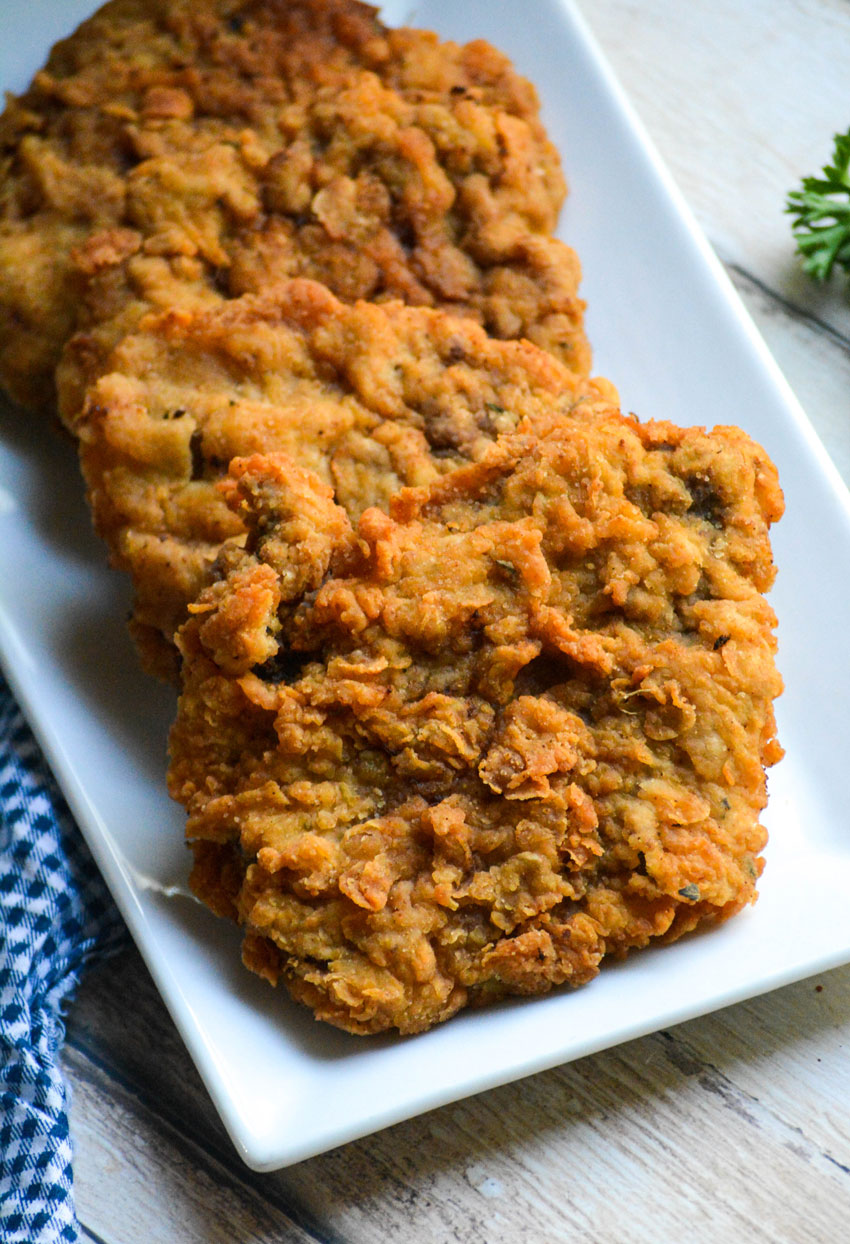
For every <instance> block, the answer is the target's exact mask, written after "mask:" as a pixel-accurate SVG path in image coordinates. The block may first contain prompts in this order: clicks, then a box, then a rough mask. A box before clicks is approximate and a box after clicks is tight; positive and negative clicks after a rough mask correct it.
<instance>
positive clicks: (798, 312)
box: [718, 0, 850, 350]
mask: <svg viewBox="0 0 850 1244" xmlns="http://www.w3.org/2000/svg"><path fill="white" fill-rule="evenodd" d="M848 3H850V0H848ZM719 254H720V253H719V252H718V255H719ZM720 261H721V263H722V264H723V266H724V268H726V270H727V272H729V273H733V272H734V273H735V274H736V275H737V276H738V277H740V278H741V279H742V280H744V281H747V282H748V283H749V284H750V285H754V286H755V287H756V289H758V290H760V291H761V293H763V294H764V295H765V297H767V298H769V299H771V301H772V302H775V303H776V304H777V305H778V307H779V309H780V310H781V311H783V312H785V314H786V315H788V316H789V317H790V318H791V319H794V320H798V321H800V322H802V323H804V324H806V325H808V327H809V328H811V329H812V330H813V331H815V332H819V333H823V334H824V336H826V337H829V338H830V339H831V340H832V341H833V342H834V343H835V344H836V345H838V346H842V347H843V348H844V349H845V350H850V336H846V335H845V334H844V333H842V332H839V330H838V329H837V328H835V327H834V326H833V325H832V324H828V323H827V322H826V321H825V320H822V319H820V318H819V317H818V316H817V315H813V314H812V312H811V311H807V310H806V309H805V307H801V306H800V305H799V304H798V303H796V302H792V301H791V300H790V299H788V298H785V297H784V296H783V295H782V294H780V293H779V292H778V291H777V290H775V289H774V288H773V287H772V286H771V285H768V284H766V283H765V282H764V281H762V280H760V278H759V277H757V276H754V275H753V273H752V272H749V271H748V270H747V269H746V268H744V267H742V266H741V264H737V263H733V262H731V261H729V260H726V259H723V258H722V256H721V257H720Z"/></svg>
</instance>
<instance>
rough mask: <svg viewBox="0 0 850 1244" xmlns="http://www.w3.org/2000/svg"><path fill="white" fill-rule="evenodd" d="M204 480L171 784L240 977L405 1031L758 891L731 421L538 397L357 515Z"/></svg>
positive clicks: (763, 716)
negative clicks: (535, 411)
mask: <svg viewBox="0 0 850 1244" xmlns="http://www.w3.org/2000/svg"><path fill="white" fill-rule="evenodd" d="M224 495H225V497H226V499H227V501H228V503H229V504H230V506H231V507H232V508H233V510H234V512H235V513H237V514H238V516H239V518H240V521H242V522H244V523H245V525H246V527H247V530H248V538H247V544H246V546H245V547H244V548H241V547H236V546H229V547H228V548H227V549H226V550H225V552H224V553H223V554H222V556H221V558H220V560H219V563H218V567H217V572H218V579H217V581H216V582H214V583H212V584H211V585H209V586H208V587H207V588H206V589H205V590H204V592H203V593H202V594H201V596H200V599H199V601H198V602H197V603H196V604H195V605H193V606H192V616H191V619H190V620H189V621H188V622H187V623H186V624H185V626H184V627H183V628H182V630H181V632H180V635H179V645H180V648H181V651H182V653H183V692H182V696H181V699H180V707H179V713H178V718H177V722H176V725H175V727H174V730H173V734H172V739H171V749H172V761H171V770H170V778H169V782H170V789H171V792H172V794H173V796H174V797H175V798H176V799H178V800H179V801H180V802H181V803H183V804H184V806H185V807H186V809H187V812H188V823H187V834H188V838H189V840H190V841H191V843H192V844H193V848H194V853H195V866H194V871H193V878H192V884H193V887H194V890H195V892H196V894H197V895H198V896H199V897H200V898H202V899H203V900H204V901H205V902H206V903H208V904H209V905H210V907H212V909H213V910H214V911H216V912H218V913H220V914H222V915H227V916H231V917H233V918H235V919H237V920H238V921H239V922H240V924H241V925H242V926H243V928H244V942H243V956H244V959H245V962H246V964H247V965H248V966H249V967H250V968H252V969H253V970H254V971H256V972H259V973H260V974H261V975H263V976H265V977H266V978H268V979H269V980H270V981H271V982H273V983H274V982H277V981H282V982H284V983H285V984H286V986H287V987H288V989H289V990H290V992H291V993H292V995H293V996H294V997H295V998H297V999H299V1000H300V1001H302V1002H305V1003H306V1004H307V1005H309V1006H310V1007H312V1008H313V1009H314V1011H315V1013H316V1015H317V1016H318V1017H319V1018H321V1019H324V1020H328V1021H329V1022H331V1023H332V1024H335V1025H338V1026H340V1027H342V1028H345V1029H347V1030H348V1031H350V1032H355V1033H372V1032H378V1031H382V1030H384V1029H388V1028H397V1029H399V1030H400V1031H401V1032H408V1033H409V1032H416V1031H420V1030H423V1029H425V1028H427V1027H428V1026H429V1025H431V1024H433V1023H435V1022H437V1021H440V1020H444V1019H446V1018H447V1017H449V1016H450V1015H452V1014H453V1013H454V1012H456V1011H457V1010H458V1009H459V1008H460V1007H463V1006H465V1005H470V1004H480V1003H484V1002H488V1001H491V1000H494V999H498V998H501V997H503V996H505V995H508V994H539V993H543V992H545V991H547V990H549V989H551V988H552V987H553V986H557V985H561V984H570V985H580V984H582V983H583V982H586V981H588V980H589V979H590V978H591V977H593V976H594V975H595V973H596V972H597V970H598V967H599V964H600V961H601V960H602V959H603V957H604V956H606V955H610V956H620V955H623V954H624V953H626V952H627V951H629V950H630V949H632V948H635V947H642V946H645V945H647V944H648V943H649V942H650V941H652V940H664V941H670V940H673V939H675V938H677V937H679V936H680V935H681V934H683V933H685V932H687V931H688V930H691V929H694V928H695V927H696V926H698V925H701V924H707V923H710V922H718V921H722V920H725V919H726V918H727V917H728V916H730V915H732V914H733V913H735V912H737V911H739V910H740V909H741V908H742V907H744V906H745V905H746V904H748V903H750V902H751V901H752V900H753V899H754V897H755V886H756V880H757V878H758V876H759V874H760V872H761V870H762V866H763V860H762V858H761V855H760V852H761V850H762V848H763V846H764V844H765V841H766V834H765V831H764V829H763V827H762V826H761V824H760V823H759V814H760V811H761V809H762V808H763V807H764V804H765V799H766V795H765V774H764V767H765V766H766V765H770V764H772V763H773V762H774V761H775V760H777V759H778V757H779V756H780V754H781V749H780V748H779V746H778V744H777V742H776V740H775V735H774V717H773V710H772V700H773V698H774V697H775V696H776V695H777V694H778V693H779V691H780V688H781V682H780V679H779V676H778V674H777V672H776V669H775V665H774V651H775V640H774V635H773V626H774V622H775V619H774V616H773V613H772V611H771V609H770V607H769V605H768V604H767V602H766V601H765V599H764V596H763V595H762V593H763V592H765V591H766V590H767V589H768V588H769V587H770V585H771V583H772V580H773V576H774V569H773V562H772V558H771V552H770V545H769V541H768V527H769V524H770V523H771V522H773V521H775V520H776V519H777V518H778V517H779V515H780V514H781V511H782V496H781V492H780V491H779V488H778V484H777V479H776V473H775V470H774V468H773V466H772V464H771V463H770V461H769V459H768V458H767V456H766V455H765V453H764V451H763V450H762V449H760V448H759V446H757V445H756V444H754V443H753V442H752V441H751V440H750V439H749V438H748V437H747V436H746V435H745V434H744V433H743V432H741V431H739V430H737V429H735V428H716V429H715V430H714V431H713V432H710V433H706V432H704V431H702V430H701V429H689V430H683V429H681V428H678V427H674V426H672V425H670V424H653V423H648V424H640V423H638V422H636V421H635V420H633V419H628V418H625V417H622V416H620V415H617V414H612V413H607V414H606V413H604V412H600V413H599V414H598V415H597V416H596V417H593V418H588V419H584V420H579V421H569V420H564V419H563V418H561V417H559V416H555V417H553V418H552V419H550V420H549V421H548V423H547V421H546V420H545V419H539V420H538V421H537V422H536V424H534V426H530V427H528V426H527V427H525V428H524V429H522V430H520V431H516V432H508V433H506V434H504V435H502V436H501V437H499V439H498V440H497V441H496V442H495V443H494V444H492V445H490V446H489V447H487V449H486V450H485V452H484V453H483V455H482V456H481V457H480V458H479V460H477V461H476V462H474V463H472V464H470V465H464V466H460V467H456V468H455V469H453V470H451V471H450V472H448V473H447V474H445V475H442V476H441V477H439V478H436V479H433V480H432V481H431V482H428V483H425V484H423V485H422V486H421V487H418V488H412V489H404V490H402V491H401V492H400V493H398V494H397V495H396V496H394V497H393V499H392V501H391V503H390V512H389V514H386V513H384V512H382V511H380V510H378V509H374V508H373V509H369V510H367V511H366V512H365V513H364V514H362V515H361V517H360V520H359V523H358V524H357V525H356V527H355V528H353V529H352V527H351V525H350V523H349V519H348V516H347V514H346V513H345V512H344V511H343V510H342V509H341V508H340V507H338V506H336V505H335V504H334V502H333V500H332V492H331V489H330V488H329V487H328V486H327V484H325V483H323V482H321V481H320V480H318V479H317V478H316V477H315V476H313V475H311V474H310V473H309V472H306V471H304V470H303V469H302V468H301V467H299V466H296V465H295V464H293V463H292V462H291V461H290V460H289V459H288V458H286V457H285V456H281V455H272V456H266V457H263V456H257V455H255V456H252V457H249V458H247V459H244V460H242V461H238V462H236V463H234V464H233V466H232V468H231V473H230V480H229V482H228V483H227V485H226V486H225V487H224Z"/></svg>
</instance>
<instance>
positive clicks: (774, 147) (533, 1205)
mask: <svg viewBox="0 0 850 1244" xmlns="http://www.w3.org/2000/svg"><path fill="white" fill-rule="evenodd" d="M518 11H519V10H518ZM584 12H585V15H586V17H587V19H588V21H589V22H590V24H591V26H592V28H593V29H594V30H595V32H596V34H597V36H598V38H599V40H600V42H601V43H602V46H603V48H604V49H605V51H606V52H607V54H608V56H609V57H610V59H611V61H612V63H613V66H614V69H615V70H616V72H617V73H618V75H619V77H620V79H621V81H622V83H623V85H624V86H625V88H626V90H627V92H628V93H629V95H630V96H631V98H632V100H633V102H634V104H635V106H636V108H637V110H638V112H639V114H640V115H641V117H642V119H643V121H644V123H645V125H646V127H647V128H648V130H649V132H650V134H651V135H652V137H653V139H654V140H655V142H656V144H657V146H658V148H659V149H660V151H661V154H662V156H663V157H664V158H665V160H666V161H667V162H668V164H669V165H670V167H671V170H672V172H673V174H674V176H675V178H676V179H677V181H678V183H679V185H680V187H681V188H682V190H683V191H684V193H685V195H686V197H687V198H688V200H689V202H690V204H691V206H692V207H693V208H694V210H695V212H696V214H697V216H698V218H699V220H700V221H701V223H702V225H703V227H704V228H705V230H706V232H707V234H708V237H709V239H710V241H711V242H712V243H713V245H714V246H715V248H716V250H717V251H718V253H719V255H720V257H721V259H722V260H723V261H724V263H725V264H726V265H727V268H728V269H729V271H730V274H731V276H732V279H733V280H734V282H735V284H736V286H737V288H738V290H739V292H740V293H741V295H742V297H743V299H744V301H745V303H746V305H747V307H748V308H749V310H750V312H751V314H752V315H753V317H754V319H755V321H756V323H757V324H758V326H759V327H760V329H761V331H762V332H763V334H764V336H765V338H766V339H767V342H768V344H769V346H770V347H771V349H772V350H773V352H774V354H775V355H776V357H777V359H778V361H779V363H780V365H781V367H782V368H783V369H784V371H785V373H786V375H787V376H788V379H789V380H790V382H791V384H792V387H793V388H794V389H795V390H796V392H797V394H798V396H799V397H800V399H801V400H802V402H803V405H804V406H805V407H806V408H807V410H808V411H809V413H810V415H811V417H812V419H813V421H814V422H815V424H816V426H817V427H818V429H819V431H820V433H821V435H822V437H823V439H824V441H825V443H826V445H827V447H828V449H829V450H830V452H831V453H832V455H833V457H834V459H835V461H836V463H837V464H838V466H839V468H840V469H841V471H842V472H843V474H844V476H845V478H846V479H848V480H850V302H848V300H847V298H846V297H845V296H844V294H843V292H842V289H841V286H840V284H839V283H838V282H836V283H835V285H834V286H833V287H830V288H827V289H825V290H817V289H814V288H812V287H811V286H810V285H809V284H808V283H807V282H806V281H805V280H804V279H803V278H802V277H801V276H800V274H799V272H798V270H797V268H796V266H795V262H794V260H793V258H792V250H793V247H792V244H791V241H790V237H789V230H788V221H787V218H786V217H785V216H784V215H783V213H782V207H783V205H784V199H785V194H786V192H787V190H788V189H789V188H790V187H791V186H793V185H794V184H795V183H796V181H797V180H798V179H799V177H800V176H801V175H802V174H803V173H806V172H815V171H816V170H817V169H818V168H819V166H820V165H821V164H822V163H823V162H824V160H825V159H826V158H827V156H828V155H829V153H830V148H831V139H832V134H833V133H834V132H835V131H836V130H839V129H842V130H843V129H845V128H846V127H847V125H848V124H850V93H848V91H847V72H846V65H847V52H848V49H850V3H848V2H847V0H747V2H746V3H744V4H741V3H740V0H690V3H688V4H682V3H681V2H680V0H585V3H584ZM522 14H523V20H531V19H533V3H532V4H530V5H526V6H524V7H523V9H522ZM567 171H569V168H568V167H567ZM848 1047H850V968H843V969H838V970H836V971H834V972H831V973H828V974H826V975H824V976H822V977H819V978H817V979H815V980H809V981H803V982H800V983H799V984H797V985H794V986H790V987H788V988H786V989H783V990H780V991H778V992H775V993H773V994H769V995H767V996H765V997H763V998H759V999H756V1000H754V1001H752V1002H747V1003H743V1004H741V1005H739V1006H736V1007H732V1008H730V1009H728V1010H725V1011H723V1012H720V1013H718V1014H716V1015H713V1016H709V1017H707V1018H705V1019H701V1020H696V1021H693V1022H691V1023H689V1024H685V1025H682V1026H680V1027H678V1028H676V1029H674V1030H671V1031H669V1032H663V1033H657V1034H655V1035H653V1036H650V1037H646V1038H643V1039H642V1040H639V1041H634V1042H631V1043H629V1044H628V1045H624V1046H621V1047H619V1048H618V1049H615V1050H611V1051H608V1052H606V1053H603V1054H598V1055H595V1056H593V1057H591V1058H587V1059H584V1060H582V1061H581V1062H579V1063H574V1064H572V1065H569V1066H566V1067H563V1068H559V1069H556V1070H553V1071H550V1072H547V1073H545V1074H543V1075H540V1076H536V1077H534V1078H532V1079H530V1080H525V1081H522V1082H520V1083H518V1084H515V1085H510V1086H508V1087H506V1088H503V1089H498V1090H495V1091H493V1092H491V1093H487V1094H484V1095H482V1096H480V1097H477V1098H473V1099H471V1100H469V1101H466V1102H462V1103H460V1104H458V1105H456V1106H450V1107H446V1108H444V1109H442V1110H439V1111H435V1112H433V1113H432V1114H429V1115H426V1116H424V1117H423V1118H420V1119H414V1120H411V1121H410V1122H408V1123H405V1124H401V1125H399V1126H397V1127H394V1128H392V1129H389V1130H388V1131H385V1132H383V1133H380V1134H378V1135H376V1136H372V1137H368V1138H366V1139H364V1140H361V1141H358V1142H356V1143H354V1144H350V1145H347V1146H345V1147H343V1148H341V1149H338V1150H335V1151H334V1152H332V1153H328V1154H325V1155H323V1156H321V1157H317V1158H313V1159H312V1160H310V1161H308V1162H304V1163H301V1164H300V1165H299V1166H296V1167H293V1168H291V1169H289V1170H287V1171H283V1172H280V1173H278V1174H275V1175H262V1176H261V1175H255V1174H252V1173H251V1172H249V1171H247V1170H246V1169H245V1168H244V1167H242V1166H241V1165H240V1163H239V1161H238V1159H237V1157H236V1156H235V1154H234V1153H233V1151H232V1148H231V1146H230V1144H229V1142H228V1140H227V1138H226V1136H225V1135H224V1133H223V1130H222V1128H221V1125H220V1124H219V1122H218V1120H217V1117H216V1115H215V1112H214V1110H213V1108H212V1105H211V1103H210V1102H209V1100H208V1098H207V1096H206V1094H205V1092H204V1090H203V1088H202V1086H201V1085H200V1083H199V1081H198V1078H197V1076H196V1074H195V1072H194V1069H193V1067H192V1065H191V1063H190V1061H189V1059H188V1057H187V1055H186V1053H185V1051H184V1049H183V1047H182V1045H181V1043H180V1041H179V1038H178V1037H177V1035H176V1033H175V1031H174V1028H173V1026H172V1024H171V1021H170V1020H169V1018H168V1016H167V1015H166V1013H165V1010H164V1008H163V1006H162V1004H161V1002H160V1001H159V998H158V996H157V995H156V992H155V990H154V989H153V986H152V985H151V983H150V980H149V978H148V977H147V973H146V971H145V969H144V967H143V966H142V964H141V961H140V959H139V957H138V955H137V954H136V953H135V951H127V952H126V953H125V954H124V955H122V956H121V957H120V958H119V959H118V960H116V961H114V962H112V963H110V964H107V965H104V966H103V967H101V968H100V969H98V970H97V971H96V972H94V973H93V974H92V975H91V976H90V977H89V978H88V980H87V981H86V982H85V983H84V985H83V987H82V988H81V990H80V992H79V995H78V998H77V1001H76V1003H75V1004H74V1006H73V1008H72V1010H71V1013H70V1016H69V1019H68V1040H67V1045H66V1050H65V1055H64V1064H65V1068H66V1070H67V1074H68V1079H69V1082H70V1084H71V1088H72V1094H73V1103H72V1110H71V1125H72V1133H73V1136H74V1139H75V1146H76V1159H75V1162H76V1182H77V1200H78V1210H79V1215H80V1218H81V1221H82V1224H83V1229H84V1233H85V1235H86V1236H87V1237H88V1238H91V1239H94V1240H101V1241H104V1242H105V1244H136V1242H142V1244H147V1242H148V1241H150V1242H151V1244H158V1242H159V1241H163V1242H165V1241H168V1242H169V1244H184V1242H185V1244H188V1242H189V1241H192V1242H195V1241H200V1242H205V1241H213V1242H218V1241H222V1242H224V1241H226V1242H228V1244H242V1242H243V1241H245V1242H248V1241H252V1242H253V1241H261V1242H263V1244H271V1242H272V1241H275V1242H277V1241H281V1242H285V1244H289V1242H290V1241H292V1242H296V1241H297V1242H307V1241H311V1240H312V1241H323V1242H327V1244H343V1242H344V1244H380V1242H383V1241H390V1240H397V1239H398V1240H405V1241H413V1242H416V1241H422V1242H423V1244H424V1242H425V1241H428V1242H429V1244H430V1242H436V1244H443V1242H446V1244H448V1242H449V1241H457V1242H461V1241H462V1242H463V1244H467V1242H470V1241H485V1242H486V1244H515V1242H516V1244H526V1242H527V1244H539V1242H541V1241H546V1242H547V1244H550V1242H551V1244H559V1242H562V1241H563V1242H564V1244H566V1242H567V1241H569V1242H570V1244H621V1242H624V1241H628V1242H629V1244H644V1242H646V1244H650V1241H651V1242H652V1244H666V1242H668V1241H669V1242H671V1244H672V1241H680V1240H687V1241H689V1244H703V1242H706V1244H707V1242H708V1241H727V1240H735V1241H741V1242H742V1244H749V1242H750V1241H765V1242H766V1244H767V1242H770V1244H821V1242H823V1244H827V1242H829V1244H833V1242H838V1241H841V1240H844V1239H846V1238H848V1233H850V1228H848V1226H847V1223H848V1215H850V1060H848Z"/></svg>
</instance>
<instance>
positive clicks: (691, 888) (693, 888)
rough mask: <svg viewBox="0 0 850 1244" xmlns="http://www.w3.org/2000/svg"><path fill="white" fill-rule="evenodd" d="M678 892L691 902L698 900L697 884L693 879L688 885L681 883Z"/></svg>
mask: <svg viewBox="0 0 850 1244" xmlns="http://www.w3.org/2000/svg"><path fill="white" fill-rule="evenodd" d="M679 893H680V894H681V896H682V898H687V899H690V901H691V902H692V903H696V902H697V901H698V900H699V886H698V885H696V884H695V883H694V882H693V881H692V882H691V883H690V885H683V886H682V888H681V890H680V891H679Z"/></svg>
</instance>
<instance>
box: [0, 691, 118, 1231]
mask: <svg viewBox="0 0 850 1244" xmlns="http://www.w3.org/2000/svg"><path fill="white" fill-rule="evenodd" d="M125 936H126V934H125V932H124V927H123V924H122V921H121V917H120V916H119V915H118V912H117V910H116V909H115V907H114V906H113V904H112V900H111V899H110V897H109V894H108V892H107V890H106V887H105V885H104V883H103V880H102V879H101V876H100V874H99V873H98V871H97V868H96V867H95V865H94V863H93V861H92V859H91V856H90V855H89V853H88V851H87V849H86V847H85V845H84V843H83V841H82V838H81V837H80V832H79V830H78V829H77V827H76V825H75V824H74V822H73V820H72V819H71V815H70V813H69V811H68V808H67V806H66V804H65V801H64V800H63V798H62V796H61V794H60V793H59V790H58V789H57V787H56V783H55V782H54V780H53V777H52V775H51V773H50V771H49V770H48V768H47V765H46V764H45V762H44V759H43V757H42V755H41V753H40V751H39V749H38V746H37V745H36V742H35V740H34V739H33V737H32V735H31V734H30V731H29V729H28V727H27V725H26V723H25V721H24V719H23V717H22V716H21V713H20V710H19V709H18V707H17V704H16V703H15V701H14V699H13V698H12V696H11V694H10V692H9V689H8V687H7V685H6V683H5V682H4V681H3V679H2V676H0V1240H2V1241H3V1244H53V1242H54V1241H59V1240H76V1239H78V1227H77V1219H76V1215H75V1213H74V1194H73V1185H72V1175H71V1142H70V1138H69V1135H68V1117H67V1111H66V1100H65V1085H64V1083H63V1080H62V1075H61V1073H60V1071H59V1068H58V1066H57V1054H58V1050H59V1046H60V1045H61V1042H62V1038H63V1036H64V1027H63V1024H62V1018H61V1015H60V1011H61V1008H62V1005H63V1003H67V1002H68V1001H69V1000H70V998H71V995H72V993H73V991H74V987H75V986H76V984H77V982H78V980H79V977H80V973H81V971H82V969H83V968H84V967H85V966H86V964H87V963H90V962H91V961H92V960H93V959H94V958H97V957H98V956H100V955H103V954H105V953H106V952H108V951H110V950H114V949H117V947H118V946H119V945H120V944H121V942H122V940H123V938H124V937H125Z"/></svg>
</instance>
